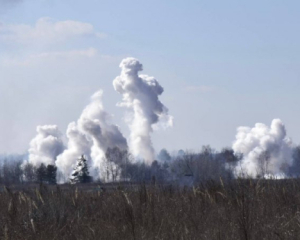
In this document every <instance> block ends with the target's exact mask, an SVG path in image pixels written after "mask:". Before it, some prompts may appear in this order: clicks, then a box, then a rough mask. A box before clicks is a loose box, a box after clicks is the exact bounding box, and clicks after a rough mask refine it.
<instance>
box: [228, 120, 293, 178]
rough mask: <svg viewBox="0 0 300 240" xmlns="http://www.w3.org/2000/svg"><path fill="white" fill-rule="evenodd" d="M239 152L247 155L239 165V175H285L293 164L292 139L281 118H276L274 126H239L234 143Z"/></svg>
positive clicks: (260, 124) (244, 155)
mask: <svg viewBox="0 0 300 240" xmlns="http://www.w3.org/2000/svg"><path fill="white" fill-rule="evenodd" d="M232 148H233V150H234V152H235V153H241V154H243V158H242V160H241V162H240V164H239V165H238V166H236V169H235V171H236V174H237V175H238V176H243V175H244V176H246V177H248V176H250V177H256V176H257V175H260V176H265V175H266V176H268V175H272V176H278V177H283V176H284V175H285V173H286V172H287V168H288V167H290V166H291V165H292V163H293V162H292V141H291V140H290V139H289V138H288V137H287V135H286V129H285V126H284V124H283V123H282V121H281V120H280V119H274V120H273V121H272V123H271V127H268V126H266V125H265V124H262V123H257V124H255V127H254V128H249V127H239V128H238V129H237V135H236V140H235V142H234V144H233V146H232Z"/></svg>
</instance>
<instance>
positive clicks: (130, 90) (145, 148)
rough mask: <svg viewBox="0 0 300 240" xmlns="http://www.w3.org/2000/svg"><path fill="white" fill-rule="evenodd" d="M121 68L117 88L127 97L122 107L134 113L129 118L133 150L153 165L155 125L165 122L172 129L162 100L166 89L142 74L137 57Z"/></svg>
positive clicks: (170, 118)
mask: <svg viewBox="0 0 300 240" xmlns="http://www.w3.org/2000/svg"><path fill="white" fill-rule="evenodd" d="M120 68H121V69H122V71H121V75H120V76H118V77H117V78H116V79H115V80H114V82H113V85H114V88H115V90H116V91H117V92H119V93H120V94H122V96H123V101H122V102H121V103H119V104H118V106H120V107H127V108H129V109H130V110H131V111H132V112H131V113H132V115H131V116H130V118H129V119H127V122H128V125H129V128H130V131H131V134H130V146H131V151H132V153H133V154H134V155H135V156H138V157H141V158H143V159H145V160H146V161H147V162H148V163H151V162H152V161H153V160H154V157H155V151H154V149H153V145H152V141H151V133H152V132H153V126H154V124H156V123H158V122H159V121H160V120H163V121H165V123H166V125H167V126H172V117H171V116H170V115H168V109H167V108H166V107H165V106H164V105H163V104H162V103H161V101H160V100H159V99H158V97H159V95H161V94H162V93H163V91H164V89H163V88H162V86H161V85H160V84H159V83H158V81H157V80H156V79H155V78H154V77H150V76H148V75H139V74H138V73H139V72H140V71H142V70H143V65H142V64H141V63H140V62H139V61H138V60H137V59H135V58H126V59H124V60H123V61H122V62H121V64H120Z"/></svg>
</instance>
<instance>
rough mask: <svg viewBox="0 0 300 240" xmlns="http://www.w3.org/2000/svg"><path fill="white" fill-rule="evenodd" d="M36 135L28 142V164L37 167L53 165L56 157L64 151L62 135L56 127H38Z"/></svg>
mask: <svg viewBox="0 0 300 240" xmlns="http://www.w3.org/2000/svg"><path fill="white" fill-rule="evenodd" d="M36 131H37V135H36V136H35V138H34V139H32V140H31V142H30V148H29V150H28V152H29V163H31V164H33V165H35V166H38V165H40V164H41V163H44V164H46V165H48V164H54V163H55V159H56V157H57V156H58V155H59V154H61V153H62V151H63V150H64V144H63V141H62V138H61V137H62V134H61V132H60V131H59V130H58V127H57V126H56V125H45V126H38V127H37V128H36Z"/></svg>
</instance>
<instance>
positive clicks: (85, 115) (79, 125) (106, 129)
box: [29, 58, 172, 176]
mask: <svg viewBox="0 0 300 240" xmlns="http://www.w3.org/2000/svg"><path fill="white" fill-rule="evenodd" d="M120 67H121V68H122V72H121V75H120V76H119V77H117V78H116V79H115V80H114V81H113V85H114V87H115V90H116V91H118V92H119V93H121V94H122V95H123V102H122V103H120V104H118V105H119V106H126V107H129V108H131V109H132V110H133V115H132V119H130V120H129V122H128V123H129V126H130V130H131V134H130V146H131V151H132V153H133V155H134V156H137V157H139V158H142V159H144V160H145V161H146V162H147V163H149V164H150V163H151V162H152V161H153V160H154V159H155V151H154V149H153V146H152V141H151V133H152V132H153V126H154V124H156V123H158V122H159V121H160V120H163V121H164V122H166V124H167V125H172V118H171V117H170V116H169V115H168V110H167V108H166V107H165V106H164V105H163V104H162V103H161V102H160V101H159V99H158V96H159V95H161V94H162V93H163V88H162V87H161V86H160V85H159V83H158V81H157V80H156V79H154V78H153V77H149V76H146V75H141V76H138V72H139V71H141V70H142V64H141V63H140V62H139V61H138V60H136V59H134V58H127V59H124V60H123V61H122V62H121V65H120ZM102 95H103V92H102V90H100V91H98V92H96V93H95V94H94V95H93V96H92V97H91V102H90V103H89V104H88V105H87V106H86V107H85V109H84V110H83V112H82V114H81V116H80V117H79V119H78V120H77V121H76V122H72V123H70V124H69V126H68V129H67V131H66V137H67V144H66V147H64V145H63V142H62V140H61V136H62V134H60V133H59V131H58V128H57V126H43V127H38V129H37V131H38V135H37V136H36V137H35V138H34V139H33V140H32V142H31V143H30V149H29V153H30V156H29V162H30V163H32V164H33V165H35V166H39V165H40V164H41V163H44V164H46V165H47V164H56V166H57V167H58V169H59V170H60V171H61V172H62V173H63V174H65V175H66V176H69V175H70V173H71V172H72V167H73V166H74V164H75V163H76V161H77V158H78V157H79V156H80V155H82V154H84V155H85V157H86V158H87V160H88V163H89V166H91V167H92V168H93V169H96V168H101V167H103V164H104V159H105V152H106V150H107V149H108V148H114V147H118V148H119V149H121V150H127V149H128V145H127V140H126V138H125V137H124V136H123V134H122V133H121V131H120V129H119V127H118V126H116V125H114V124H112V123H111V115H110V114H109V113H107V112H106V111H105V110H104V107H103V104H102Z"/></svg>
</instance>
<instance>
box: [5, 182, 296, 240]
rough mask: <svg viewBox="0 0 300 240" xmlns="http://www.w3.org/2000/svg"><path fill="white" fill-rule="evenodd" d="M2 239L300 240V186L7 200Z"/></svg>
mask: <svg viewBox="0 0 300 240" xmlns="http://www.w3.org/2000/svg"><path fill="white" fill-rule="evenodd" d="M0 198H1V201H0V227H1V233H0V237H1V239H43V240H47V239H222V240H224V239H299V236H300V180H280V181H279V180H277V181H276V180H261V181H250V180H236V181H233V182H231V183H227V184H225V185H224V184H223V183H222V182H221V181H220V182H218V183H216V182H208V183H207V184H205V185H202V186H198V187H194V188H177V187H174V186H153V185H152V186H145V185H139V186H131V187H129V186H126V187H124V186H123V187H118V188H116V189H115V190H112V188H110V189H108V190H106V191H103V190H99V189H97V188H96V187H94V186H93V187H82V186H79V188H75V187H64V188H62V187H61V188H60V187H45V186H40V187H39V188H35V189H27V190H16V191H13V190H10V189H7V188H5V189H4V191H3V192H1V193H0Z"/></svg>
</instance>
